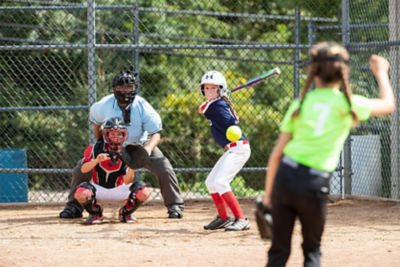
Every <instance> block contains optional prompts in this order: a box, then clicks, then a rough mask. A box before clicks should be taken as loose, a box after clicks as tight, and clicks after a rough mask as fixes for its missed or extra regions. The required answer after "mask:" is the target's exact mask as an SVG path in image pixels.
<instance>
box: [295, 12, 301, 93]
mask: <svg viewBox="0 0 400 267" xmlns="http://www.w3.org/2000/svg"><path fill="white" fill-rule="evenodd" d="M300 19H301V18H300V9H299V7H298V6H296V11H295V42H296V48H295V49H294V77H293V79H294V80H293V83H294V97H295V98H298V97H299V91H300V79H299V77H300V73H299V63H300V48H299V47H298V45H300Z"/></svg>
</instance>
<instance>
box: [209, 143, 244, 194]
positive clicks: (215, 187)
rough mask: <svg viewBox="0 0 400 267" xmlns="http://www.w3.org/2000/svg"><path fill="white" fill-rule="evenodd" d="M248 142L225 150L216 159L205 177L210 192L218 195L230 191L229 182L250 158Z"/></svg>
mask: <svg viewBox="0 0 400 267" xmlns="http://www.w3.org/2000/svg"><path fill="white" fill-rule="evenodd" d="M250 154H251V149H250V145H249V144H238V145H237V146H235V147H231V148H230V149H229V150H227V151H226V152H225V153H224V154H223V155H222V156H221V157H220V158H219V160H218V161H217V163H216V164H215V166H214V168H213V169H212V170H211V172H210V174H209V175H208V177H207V179H206V186H207V188H208V191H209V192H210V194H214V193H218V194H220V195H222V194H224V193H226V192H229V191H231V186H230V183H231V182H232V181H233V178H235V176H236V174H237V173H238V172H239V171H240V170H241V169H242V167H243V166H244V164H245V163H246V162H247V160H248V159H249V158H250Z"/></svg>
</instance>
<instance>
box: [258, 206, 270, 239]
mask: <svg viewBox="0 0 400 267" xmlns="http://www.w3.org/2000/svg"><path fill="white" fill-rule="evenodd" d="M255 204H256V212H255V215H256V222H257V226H258V232H259V233H260V236H261V238H262V239H271V238H272V214H271V206H264V204H263V203H262V201H261V200H256V203H255Z"/></svg>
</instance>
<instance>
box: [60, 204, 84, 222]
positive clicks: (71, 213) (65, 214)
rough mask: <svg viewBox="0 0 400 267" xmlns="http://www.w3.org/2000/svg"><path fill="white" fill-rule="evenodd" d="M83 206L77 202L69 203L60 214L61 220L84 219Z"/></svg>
mask: <svg viewBox="0 0 400 267" xmlns="http://www.w3.org/2000/svg"><path fill="white" fill-rule="evenodd" d="M82 211H83V208H82V206H81V205H80V204H79V203H78V202H77V201H76V200H72V201H68V202H67V205H65V208H64V210H63V211H61V212H60V218H61V219H74V218H81V217H82Z"/></svg>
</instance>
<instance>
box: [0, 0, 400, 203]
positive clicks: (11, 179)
mask: <svg viewBox="0 0 400 267" xmlns="http://www.w3.org/2000/svg"><path fill="white" fill-rule="evenodd" d="M280 2H284V3H280ZM280 2H278V1H260V3H254V1H216V0H214V1H211V2H209V1H195V2H193V3H188V1H183V0H182V1H144V0H143V1H123V3H122V2H121V1H96V2H95V1H94V0H89V1H62V2H61V1H59V2H56V1H24V0H20V1H11V0H10V1H7V0H6V1H3V2H2V3H1V4H0V86H1V88H2V89H1V91H0V164H1V165H0V202H26V201H29V202H64V201H66V198H67V192H68V188H69V183H70V179H71V174H70V173H71V169H72V168H73V167H74V166H75V164H76V162H77V161H78V160H79V159H80V158H81V157H82V154H83V150H84V148H85V147H86V146H87V145H89V144H90V143H91V142H93V141H94V136H93V133H92V129H91V125H90V123H89V121H88V109H89V107H90V106H91V105H92V104H93V103H94V102H95V101H96V100H100V99H101V98H102V97H103V96H105V95H108V94H110V93H111V86H110V84H111V79H112V78H113V76H114V75H115V74H116V73H118V72H119V71H121V70H126V69H134V70H136V71H137V72H138V73H139V90H140V94H141V95H142V96H144V97H145V98H146V99H147V100H148V101H149V102H150V103H151V104H152V105H153V107H154V108H155V109H156V110H157V111H158V112H159V113H160V115H161V117H162V120H163V131H162V133H161V134H162V141H161V143H160V145H159V147H160V148H161V150H162V151H163V152H164V154H165V155H166V156H167V157H168V158H169V159H170V161H171V163H172V165H173V166H174V168H175V171H176V173H177V176H178V179H179V182H180V186H181V190H182V193H183V196H184V198H186V199H188V198H193V197H196V198H206V197H208V192H207V189H206V187H205V184H204V181H205V178H206V177H207V174H208V172H209V171H210V170H211V168H212V167H213V166H214V164H215V162H216V161H217V159H218V158H219V157H220V156H221V155H222V153H223V151H222V150H221V149H220V148H219V147H218V146H217V145H216V144H215V143H214V141H213V139H212V137H211V134H210V132H209V126H208V122H207V120H206V119H205V118H204V117H203V116H201V115H199V114H198V113H197V108H198V106H199V105H200V104H201V103H202V102H203V101H204V99H203V97H202V96H201V94H200V92H199V82H200V78H201V76H202V74H204V73H205V72H206V71H208V70H211V69H216V70H218V71H220V72H222V73H223V74H224V75H225V77H226V79H227V82H228V87H229V88H234V87H236V86H238V85H240V84H242V83H243V82H245V81H246V80H248V79H250V78H252V77H254V76H256V75H258V74H260V73H262V72H265V71H266V70H269V69H272V68H274V67H279V68H280V69H281V70H282V74H281V75H279V76H277V77H274V78H273V79H270V80H268V81H266V82H264V83H262V84H259V85H256V86H254V87H251V88H246V89H243V90H240V91H238V92H235V93H233V94H232V95H231V101H232V102H233V104H234V105H235V108H236V110H237V112H238V113H239V116H240V124H241V127H242V129H243V131H244V134H245V135H246V136H247V137H248V138H249V139H250V142H251V148H252V155H251V157H250V159H249V161H248V162H247V163H246V165H245V167H244V168H243V169H242V171H241V172H240V173H239V174H238V176H237V178H235V180H234V181H233V183H232V188H233V190H234V193H235V194H237V195H238V196H240V197H255V196H257V195H260V194H262V193H263V188H264V179H265V171H266V163H267V159H268V155H269V153H270V151H271V149H272V147H273V145H274V142H275V140H276V138H277V137H278V135H279V124H280V121H281V119H282V117H283V115H284V113H285V111H286V109H287V107H288V105H289V104H290V102H291V101H292V100H293V98H294V97H296V96H298V94H299V90H300V87H301V85H302V84H303V83H302V82H303V81H304V79H305V68H304V66H305V63H306V62H307V49H308V48H309V46H310V45H311V44H313V43H315V42H318V41H321V40H335V41H338V42H341V43H344V44H345V45H346V46H347V47H348V48H349V49H350V50H351V52H352V60H351V65H352V68H353V72H352V77H351V78H352V83H353V90H354V91H355V93H361V94H364V95H366V96H369V97H373V96H376V95H377V87H376V83H375V81H374V79H373V76H372V74H371V73H370V71H369V70H368V57H369V55H370V54H371V52H376V53H379V54H382V55H384V56H387V57H388V58H389V59H390V60H391V61H392V60H398V59H397V54H396V53H397V46H398V41H397V40H399V38H398V35H396V34H394V33H393V34H391V30H390V29H392V28H391V27H393V29H395V26H391V25H398V24H391V23H396V20H393V19H392V20H389V17H390V16H389V15H390V14H389V13H390V11H389V10H390V9H389V5H390V4H393V3H394V4H396V2H395V1H393V2H390V1H389V4H388V2H387V1H342V3H337V2H338V1H328V0H326V1H300V2H297V1H280ZM343 14H344V15H343ZM350 14H351V15H350ZM393 16H396V14H395V13H393ZM396 33H397V32H396ZM396 41H397V42H396ZM392 65H393V62H392ZM393 75H394V74H393ZM393 75H392V78H393V77H394V76H393ZM396 77H397V76H396ZM395 85H396V84H393V86H395ZM396 114H397V113H396ZM396 114H395V115H394V116H392V118H389V117H385V118H380V119H371V120H369V121H368V122H367V123H364V124H362V125H361V126H359V127H357V128H356V129H354V130H353V131H352V135H351V136H350V138H349V139H348V142H347V143H346V145H345V148H344V150H343V154H342V157H341V158H342V160H341V163H340V165H339V166H338V170H337V172H336V173H335V175H334V178H333V179H332V188H331V189H332V193H334V194H342V195H343V196H345V194H357V195H372V196H382V197H386V198H399V189H398V180H396V179H398V177H399V175H398V172H399V171H398V167H397V165H398V161H397V160H396V159H398V155H397V154H396V153H395V152H396V151H397V150H398V145H396V146H393V142H394V141H395V142H396V144H398V142H397V136H398V134H397V135H396V139H395V140H394V141H393V140H392V138H393V136H394V133H397V128H396V127H398V126H397V125H398V123H397V118H398V116H397V117H396ZM394 128H396V129H394ZM393 131H395V132H393ZM393 148H396V151H393ZM367 162H368V163H367ZM394 172H395V173H394ZM138 173H139V175H141V176H142V179H144V180H145V181H146V182H147V183H149V184H151V185H152V186H153V187H154V188H156V187H157V186H158V184H157V180H156V179H155V177H154V176H153V175H152V174H150V173H148V172H147V171H146V170H139V172H138ZM154 192H155V194H154V197H156V198H157V197H160V195H159V194H158V193H157V190H156V189H154Z"/></svg>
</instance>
